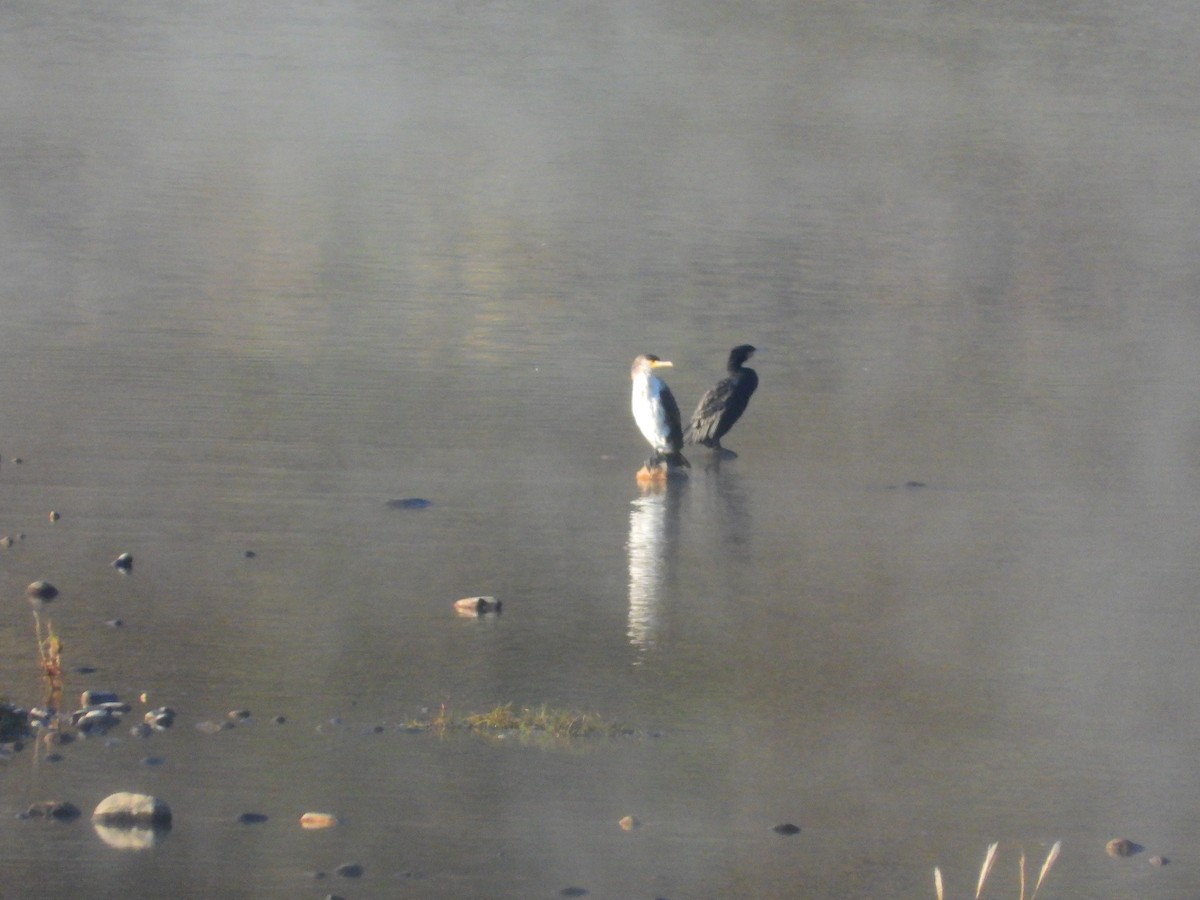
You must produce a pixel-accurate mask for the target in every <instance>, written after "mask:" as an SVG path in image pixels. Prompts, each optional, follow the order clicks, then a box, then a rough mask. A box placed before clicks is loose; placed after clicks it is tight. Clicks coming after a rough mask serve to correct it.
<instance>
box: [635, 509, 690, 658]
mask: <svg viewBox="0 0 1200 900" xmlns="http://www.w3.org/2000/svg"><path fill="white" fill-rule="evenodd" d="M679 496H680V493H679V491H678V490H670V489H665V488H664V487H663V486H661V485H656V486H654V487H648V488H645V489H643V492H642V495H641V496H640V497H638V498H637V499H636V500H634V501H633V503H632V504H631V508H630V511H629V543H628V551H629V630H628V634H629V642H630V643H631V644H632V645H633V646H634V647H635V648H637V649H638V650H640V651H642V654H644V653H645V652H646V651H648V650H650V649H652V648H653V647H654V644H655V642H656V640H657V637H658V626H659V607H660V604H661V602H662V597H663V594H664V590H665V588H667V587H668V586H669V585H670V584H671V583H672V582H673V581H674V580H675V577H676V556H677V547H678V540H677V539H678V536H679ZM639 661H640V658H639Z"/></svg>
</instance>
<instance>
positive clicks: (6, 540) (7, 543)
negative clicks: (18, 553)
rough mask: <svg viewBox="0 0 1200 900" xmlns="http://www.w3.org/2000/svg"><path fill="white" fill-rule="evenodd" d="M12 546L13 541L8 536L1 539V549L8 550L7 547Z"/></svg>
mask: <svg viewBox="0 0 1200 900" xmlns="http://www.w3.org/2000/svg"><path fill="white" fill-rule="evenodd" d="M12 545H13V539H12V538H10V537H9V536H8V535H7V534H6V535H5V536H4V537H0V547H6V548H7V547H11V546H12Z"/></svg>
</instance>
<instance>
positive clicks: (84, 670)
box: [71, 666, 99, 675]
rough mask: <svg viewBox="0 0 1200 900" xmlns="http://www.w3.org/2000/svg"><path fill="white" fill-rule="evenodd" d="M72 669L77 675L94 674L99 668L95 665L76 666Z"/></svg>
mask: <svg viewBox="0 0 1200 900" xmlns="http://www.w3.org/2000/svg"><path fill="white" fill-rule="evenodd" d="M71 671H72V672H74V673H75V674H76V675H94V674H95V673H96V672H97V671H99V670H98V669H97V668H96V667H95V666H76V667H75V668H73V669H72V670H71Z"/></svg>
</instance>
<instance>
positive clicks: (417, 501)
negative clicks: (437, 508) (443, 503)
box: [387, 497, 433, 509]
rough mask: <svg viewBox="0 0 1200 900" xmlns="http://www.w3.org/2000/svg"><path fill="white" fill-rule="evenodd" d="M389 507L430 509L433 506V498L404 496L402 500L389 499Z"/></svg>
mask: <svg viewBox="0 0 1200 900" xmlns="http://www.w3.org/2000/svg"><path fill="white" fill-rule="evenodd" d="M387 505H388V509H428V508H429V507H431V506H433V501H432V500H426V499H424V498H423V497H404V498H402V499H400V500H389V501H388V502H387Z"/></svg>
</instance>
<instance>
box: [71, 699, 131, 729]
mask: <svg viewBox="0 0 1200 900" xmlns="http://www.w3.org/2000/svg"><path fill="white" fill-rule="evenodd" d="M71 722H72V724H74V726H75V727H76V728H78V729H79V731H80V733H82V734H83V735H85V736H89V735H101V734H106V733H107V732H108V730H109V729H110V728H112V727H113V726H114V725H119V724H121V717H120V716H119V715H117V714H116V713H114V712H113V711H112V710H108V709H105V708H104V707H102V706H101V707H92V708H91V709H81V710H78V711H77V712H75V713H73V714H72V716H71Z"/></svg>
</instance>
